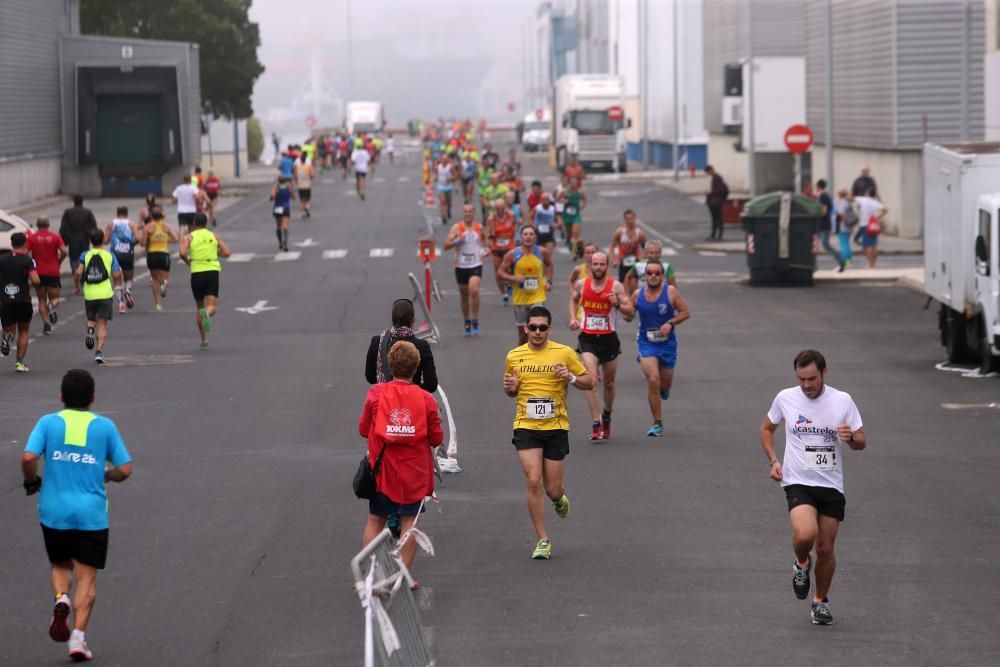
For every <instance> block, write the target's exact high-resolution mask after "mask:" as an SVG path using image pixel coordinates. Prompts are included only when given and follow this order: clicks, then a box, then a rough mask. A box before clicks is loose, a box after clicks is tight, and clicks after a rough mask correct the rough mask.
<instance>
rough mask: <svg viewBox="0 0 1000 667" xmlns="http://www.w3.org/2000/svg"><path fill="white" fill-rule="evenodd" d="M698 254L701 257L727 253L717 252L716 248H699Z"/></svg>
mask: <svg viewBox="0 0 1000 667" xmlns="http://www.w3.org/2000/svg"><path fill="white" fill-rule="evenodd" d="M698 254H699V255H701V256H702V257H725V256H726V254H727V253H724V252H718V251H716V250H699V251H698Z"/></svg>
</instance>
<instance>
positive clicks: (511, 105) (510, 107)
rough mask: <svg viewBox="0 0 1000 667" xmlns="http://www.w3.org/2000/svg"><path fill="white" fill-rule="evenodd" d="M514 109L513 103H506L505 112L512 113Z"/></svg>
mask: <svg viewBox="0 0 1000 667" xmlns="http://www.w3.org/2000/svg"><path fill="white" fill-rule="evenodd" d="M515 108H516V106H515V104H514V103H513V102H507V111H513V110H514V109H515Z"/></svg>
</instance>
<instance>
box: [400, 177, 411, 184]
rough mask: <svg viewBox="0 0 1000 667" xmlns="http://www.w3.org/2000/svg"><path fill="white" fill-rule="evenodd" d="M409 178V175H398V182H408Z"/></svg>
mask: <svg viewBox="0 0 1000 667" xmlns="http://www.w3.org/2000/svg"><path fill="white" fill-rule="evenodd" d="M409 180H410V177H409V176H400V177H399V182H400V183H407V182H409Z"/></svg>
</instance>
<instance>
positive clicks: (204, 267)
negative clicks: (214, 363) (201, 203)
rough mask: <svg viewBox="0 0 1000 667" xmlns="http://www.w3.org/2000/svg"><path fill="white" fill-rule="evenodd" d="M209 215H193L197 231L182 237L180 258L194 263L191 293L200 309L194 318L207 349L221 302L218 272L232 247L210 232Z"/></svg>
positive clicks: (188, 262) (192, 265) (204, 346)
mask: <svg viewBox="0 0 1000 667" xmlns="http://www.w3.org/2000/svg"><path fill="white" fill-rule="evenodd" d="M207 226H208V218H207V217H206V216H205V214H204V213H199V214H198V215H196V216H195V217H194V231H193V232H191V233H190V234H188V235H187V236H185V237H184V238H183V239H182V240H181V252H180V256H181V259H182V260H184V262H186V263H187V264H189V265H190V266H191V293H192V294H193V295H194V302H195V305H196V306H197V308H198V312H197V313H195V318H194V319H195V321H196V322H197V324H198V334H199V335H200V336H201V349H203V350H206V349H208V333H209V332H210V331H211V330H212V318H213V317H214V316H215V311H216V308H217V307H218V304H219V274H220V273H222V264H221V263H220V262H219V258H220V257H229V255H230V254H231V252H230V250H229V246H227V245H226V242H225V241H223V240H222V239H220V238H219V237H218V236H217V235H216V234H214V233H213V232H210V231H208V229H207Z"/></svg>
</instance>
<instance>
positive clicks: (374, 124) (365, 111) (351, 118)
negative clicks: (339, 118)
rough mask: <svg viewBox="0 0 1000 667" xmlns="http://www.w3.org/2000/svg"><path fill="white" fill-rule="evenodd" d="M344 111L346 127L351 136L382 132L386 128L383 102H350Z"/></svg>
mask: <svg viewBox="0 0 1000 667" xmlns="http://www.w3.org/2000/svg"><path fill="white" fill-rule="evenodd" d="M344 109H345V110H344V127H345V128H347V133H348V134H350V135H357V134H359V133H361V132H381V131H382V128H383V127H384V126H385V111H384V109H383V108H382V103H381V102H348V103H347V106H346V107H345V108H344Z"/></svg>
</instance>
